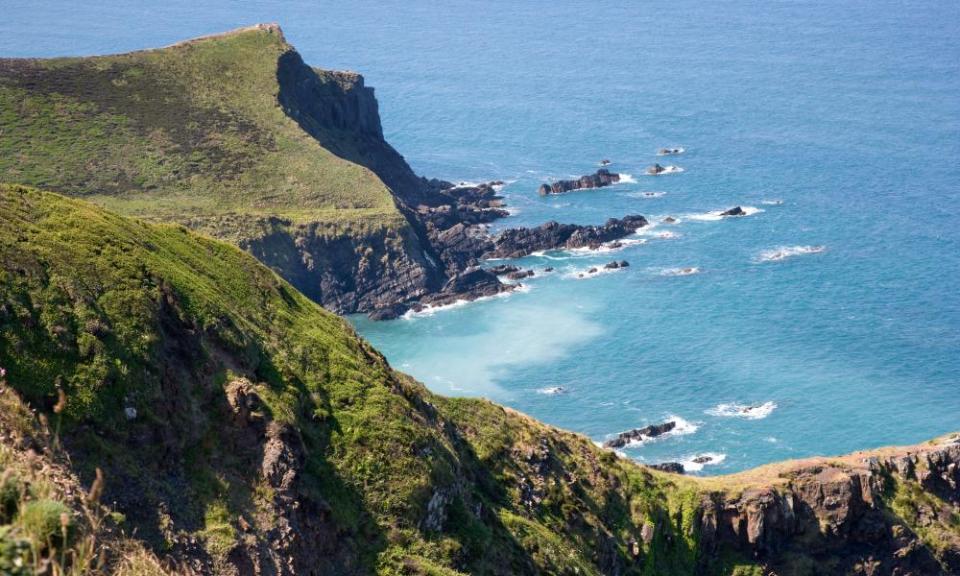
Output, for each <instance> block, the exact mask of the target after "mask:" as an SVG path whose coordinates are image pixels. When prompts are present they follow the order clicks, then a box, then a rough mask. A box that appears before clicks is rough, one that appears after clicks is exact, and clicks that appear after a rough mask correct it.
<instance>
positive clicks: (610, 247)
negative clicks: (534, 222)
mask: <svg viewBox="0 0 960 576" xmlns="http://www.w3.org/2000/svg"><path fill="white" fill-rule="evenodd" d="M638 231H639V229H638ZM646 242H647V240H646V239H645V238H621V239H620V240H612V241H610V242H604V243H603V244H601V245H600V247H599V248H591V247H589V246H581V247H580V248H569V249H567V250H563V252H567V253H569V254H572V255H577V256H583V255H590V254H598V253H599V254H602V253H605V252H616V251H618V250H623V249H624V248H626V247H628V246H636V245H638V244H645V243H646Z"/></svg>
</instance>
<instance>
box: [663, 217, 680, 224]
mask: <svg viewBox="0 0 960 576" xmlns="http://www.w3.org/2000/svg"><path fill="white" fill-rule="evenodd" d="M676 221H677V219H676V218H674V217H673V216H667V217H666V218H664V219H663V222H664V224H673V223H675V222H676Z"/></svg>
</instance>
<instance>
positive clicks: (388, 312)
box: [367, 304, 410, 320]
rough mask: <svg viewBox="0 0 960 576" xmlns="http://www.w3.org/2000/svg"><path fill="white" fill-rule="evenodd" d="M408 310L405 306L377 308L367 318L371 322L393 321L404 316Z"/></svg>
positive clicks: (396, 305) (395, 305)
mask: <svg viewBox="0 0 960 576" xmlns="http://www.w3.org/2000/svg"><path fill="white" fill-rule="evenodd" d="M409 309H410V307H409V306H408V305H406V304H394V305H393V306H387V307H386V308H378V309H376V310H374V311H372V312H370V313H369V314H367V318H370V319H371V320H395V319H397V318H399V317H401V316H403V315H404V314H406V312H407V311H408V310H409Z"/></svg>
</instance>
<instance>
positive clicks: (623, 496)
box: [0, 186, 696, 574]
mask: <svg viewBox="0 0 960 576" xmlns="http://www.w3.org/2000/svg"><path fill="white" fill-rule="evenodd" d="M0 263H2V272H0V366H3V367H5V368H6V370H7V380H8V382H9V384H10V385H11V386H12V387H14V389H16V390H17V391H18V392H19V393H20V394H21V395H22V396H23V397H24V398H25V399H26V400H27V401H28V402H29V404H30V405H32V406H35V407H37V408H39V409H40V410H41V411H47V412H49V411H50V410H51V409H52V406H53V405H54V404H55V403H56V402H57V394H58V390H63V391H64V392H65V395H66V399H67V402H66V409H65V410H64V411H63V413H62V415H63V417H64V422H63V436H64V444H65V445H66V446H67V447H68V450H69V451H70V454H71V456H72V461H73V462H74V464H75V466H76V467H77V469H78V471H79V473H80V475H81V477H84V478H87V479H88V480H89V479H90V478H91V477H92V474H93V469H94V467H101V468H103V469H104V470H105V471H106V473H107V478H108V482H107V485H108V491H107V492H108V495H109V497H110V499H111V501H116V502H117V506H118V509H119V510H120V511H122V512H123V513H124V514H126V516H127V520H126V521H127V523H128V524H127V529H129V530H132V529H134V528H135V529H136V531H137V534H138V535H139V536H140V537H141V538H143V539H144V541H145V542H146V543H147V544H148V545H149V546H150V547H152V548H153V549H155V550H158V551H161V552H168V553H170V554H171V555H173V556H174V557H179V558H187V559H191V560H192V561H195V562H198V563H199V565H200V566H203V567H207V568H208V569H209V571H211V572H221V571H224V570H226V567H228V566H236V565H244V563H248V562H255V561H256V562H259V561H265V560H264V559H265V558H271V559H278V560H277V561H278V562H280V561H281V560H279V559H283V560H282V561H283V562H286V561H287V559H291V558H292V560H289V561H290V562H291V563H293V564H292V565H296V566H299V567H300V573H351V574H352V573H357V574H360V573H371V572H381V573H423V574H429V573H436V574H452V573H454V572H455V571H464V572H471V573H518V574H523V573H527V574H533V573H538V572H542V571H547V572H553V573H581V574H596V573H600V569H601V567H603V566H607V567H619V566H626V565H627V563H628V562H630V563H633V562H634V556H636V555H640V556H643V557H644V558H646V560H645V564H642V566H648V567H649V568H645V569H644V570H643V572H645V573H665V572H666V571H668V568H669V570H675V571H677V572H678V573H679V572H690V571H692V570H693V568H694V566H695V563H696V552H695V550H696V545H695V541H694V536H693V527H692V522H693V513H694V511H695V507H696V506H695V502H696V492H695V490H694V489H693V484H692V482H691V481H689V480H687V479H684V478H667V477H664V476H655V475H652V474H651V473H648V472H646V471H643V470H642V469H640V468H637V467H635V466H632V465H627V464H624V463H622V462H620V461H619V460H618V459H617V458H615V457H614V456H613V455H612V454H609V453H600V452H599V451H597V450H596V448H595V447H594V446H593V445H592V444H591V443H590V442H589V441H588V440H587V439H585V438H583V437H580V436H576V435H573V434H567V433H562V432H558V431H556V430H553V429H551V428H548V427H546V426H543V425H541V424H539V423H536V422H535V421H533V420H530V419H528V418H526V417H523V416H521V415H518V414H515V413H513V412H511V411H508V410H505V409H503V408H501V407H499V406H496V405H493V404H491V403H488V402H484V401H479V400H461V399H458V400H452V399H445V398H440V397H436V396H434V395H432V394H430V393H429V392H427V391H426V390H425V389H424V388H423V387H422V386H421V385H420V384H418V383H416V382H414V381H412V380H410V379H409V378H407V377H405V376H403V375H401V374H398V373H395V372H393V371H392V370H391V369H390V367H389V366H388V365H387V363H386V362H385V361H384V360H383V358H382V357H381V356H380V355H379V354H378V353H376V352H375V351H374V350H372V349H371V348H370V347H369V346H368V345H367V344H366V343H365V342H363V341H362V340H361V339H360V338H358V337H357V336H356V335H355V334H354V332H353V331H352V329H351V328H350V327H349V325H348V324H347V323H346V322H345V321H344V320H342V319H340V318H338V317H336V316H335V315H333V314H330V313H328V312H326V311H324V310H323V309H322V308H320V307H319V306H317V305H316V304H314V303H312V302H310V301H309V300H307V299H306V298H305V297H303V296H302V295H301V294H299V293H298V292H296V291H295V290H294V289H292V288H291V287H290V286H289V285H288V284H287V283H286V282H284V281H283V280H281V279H280V278H279V277H277V276H276V275H275V274H274V273H272V272H271V271H269V270H268V269H266V268H265V267H263V266H262V265H260V264H259V263H258V262H256V261H255V260H254V259H253V258H252V257H250V256H249V255H247V254H245V253H244V252H242V251H240V250H239V249H237V248H234V247H232V246H229V245H226V244H223V243H219V242H217V241H213V240H206V239H203V238H201V237H198V236H196V235H194V234H193V233H190V232H188V231H187V230H186V229H184V228H182V227H179V226H169V225H153V224H146V223H143V222H141V221H135V220H129V219H126V218H123V217H121V216H118V215H115V214H112V213H110V212H106V211H104V210H102V209H100V208H97V207H95V206H93V205H91V204H88V203H85V202H80V201H77V200H71V199H67V198H64V197H62V196H59V195H55V194H50V193H43V192H39V191H36V190H33V189H29V188H24V187H19V186H4V187H0ZM238 394H242V395H243V398H246V400H244V402H241V403H239V404H238V403H237V402H236V401H235V400H236V397H237V395H238ZM251 399H255V400H251ZM248 404H249V405H248ZM133 411H135V414H136V416H135V417H134V418H130V417H129V416H128V415H129V414H132V413H134V412H133ZM52 416H53V414H52V413H51V417H52ZM665 478H667V479H665ZM292 502H297V504H296V506H295V507H294V506H292V504H291V503H292ZM653 521H657V522H658V524H663V525H664V526H665V528H664V529H663V532H662V533H658V539H657V540H655V541H651V542H650V543H649V544H644V543H643V539H642V536H641V528H642V526H643V524H644V523H646V522H653ZM664 521H665V523H664ZM278 526H289V527H290V528H291V529H292V530H294V536H289V538H290V541H284V540H283V539H282V538H281V537H279V536H278V535H277V534H276V530H277V527H278ZM192 539H199V542H200V543H201V545H200V546H199V547H191V546H190V545H189V542H191V541H192ZM638 542H639V544H638Z"/></svg>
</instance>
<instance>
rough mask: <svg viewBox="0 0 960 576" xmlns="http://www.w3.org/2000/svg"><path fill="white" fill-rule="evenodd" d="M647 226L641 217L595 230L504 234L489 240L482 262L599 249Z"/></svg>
mask: <svg viewBox="0 0 960 576" xmlns="http://www.w3.org/2000/svg"><path fill="white" fill-rule="evenodd" d="M647 224H648V222H647V219H646V218H644V217H643V216H639V215H633V216H624V217H623V218H619V219H618V218H611V219H609V220H607V222H606V223H605V224H602V225H599V226H583V225H578V224H560V223H559V222H553V221H551V222H547V223H546V224H541V225H540V226H537V227H535V228H511V229H509V230H504V231H503V232H501V233H500V234H499V235H497V237H496V238H494V240H493V248H492V249H491V250H489V251H488V252H486V253H485V254H484V255H483V256H484V257H485V258H521V257H523V256H527V255H529V254H532V253H534V252H539V251H542V250H561V249H568V250H569V249H574V248H591V249H594V250H595V249H597V248H600V247H601V246H602V245H603V244H604V243H606V242H612V241H614V240H619V239H621V238H624V237H626V236H629V235H630V234H633V233H635V232H636V231H637V230H639V229H640V228H642V227H644V226H646V225H647Z"/></svg>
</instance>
